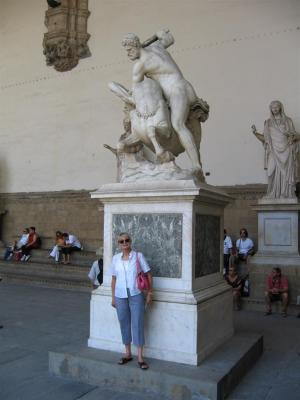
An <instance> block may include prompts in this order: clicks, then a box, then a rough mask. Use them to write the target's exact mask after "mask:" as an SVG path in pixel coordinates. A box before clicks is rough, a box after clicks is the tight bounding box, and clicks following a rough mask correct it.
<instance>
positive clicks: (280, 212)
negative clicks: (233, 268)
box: [248, 198, 300, 314]
mask: <svg viewBox="0 0 300 400" xmlns="http://www.w3.org/2000/svg"><path fill="white" fill-rule="evenodd" d="M253 209H254V210H256V211H257V217H258V251H257V253H256V254H255V255H254V256H253V257H250V260H249V264H250V265H249V270H250V282H251V290H250V297H249V299H248V303H249V307H250V308H251V309H255V310H257V309H264V308H265V290H266V286H265V285H266V284H265V282H266V277H267V276H268V275H269V274H270V273H271V270H272V268H273V267H279V268H281V270H282V273H283V274H284V275H285V276H286V277H287V278H288V281H289V313H294V314H295V313H296V312H297V310H296V302H297V296H298V295H299V290H300V279H299V277H300V275H299V268H300V254H299V239H300V238H299V215H300V214H299V212H300V204H299V203H298V199H266V198H262V199H261V200H259V201H258V203H257V204H256V205H255V206H253Z"/></svg>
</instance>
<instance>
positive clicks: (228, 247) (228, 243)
mask: <svg viewBox="0 0 300 400" xmlns="http://www.w3.org/2000/svg"><path fill="white" fill-rule="evenodd" d="M231 253H232V240H231V237H230V236H228V235H227V231H226V229H224V253H223V254H224V270H223V274H224V275H227V274H228V268H229V258H230V255H231Z"/></svg>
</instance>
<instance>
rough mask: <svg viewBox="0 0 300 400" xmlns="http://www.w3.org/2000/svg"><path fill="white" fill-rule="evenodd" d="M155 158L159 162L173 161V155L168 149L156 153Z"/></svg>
mask: <svg viewBox="0 0 300 400" xmlns="http://www.w3.org/2000/svg"><path fill="white" fill-rule="evenodd" d="M157 159H158V161H159V162H161V163H167V162H170V161H174V160H175V156H174V154H172V153H171V152H170V151H163V152H162V153H161V154H157Z"/></svg>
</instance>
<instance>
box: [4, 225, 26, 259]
mask: <svg viewBox="0 0 300 400" xmlns="http://www.w3.org/2000/svg"><path fill="white" fill-rule="evenodd" d="M28 237H29V229H28V228H25V229H24V230H23V233H22V235H21V236H20V238H19V240H15V242H14V244H13V245H10V246H8V247H7V248H6V251H5V254H4V260H10V259H11V258H12V256H13V255H14V253H18V252H19V251H21V248H22V246H24V245H26V244H27V243H28Z"/></svg>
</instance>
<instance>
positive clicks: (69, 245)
mask: <svg viewBox="0 0 300 400" xmlns="http://www.w3.org/2000/svg"><path fill="white" fill-rule="evenodd" d="M63 238H64V240H65V245H64V246H62V247H61V252H62V258H63V263H64V264H70V254H71V253H72V252H73V251H80V250H81V243H80V242H79V240H78V239H77V237H76V236H75V235H71V234H69V233H63Z"/></svg>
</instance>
